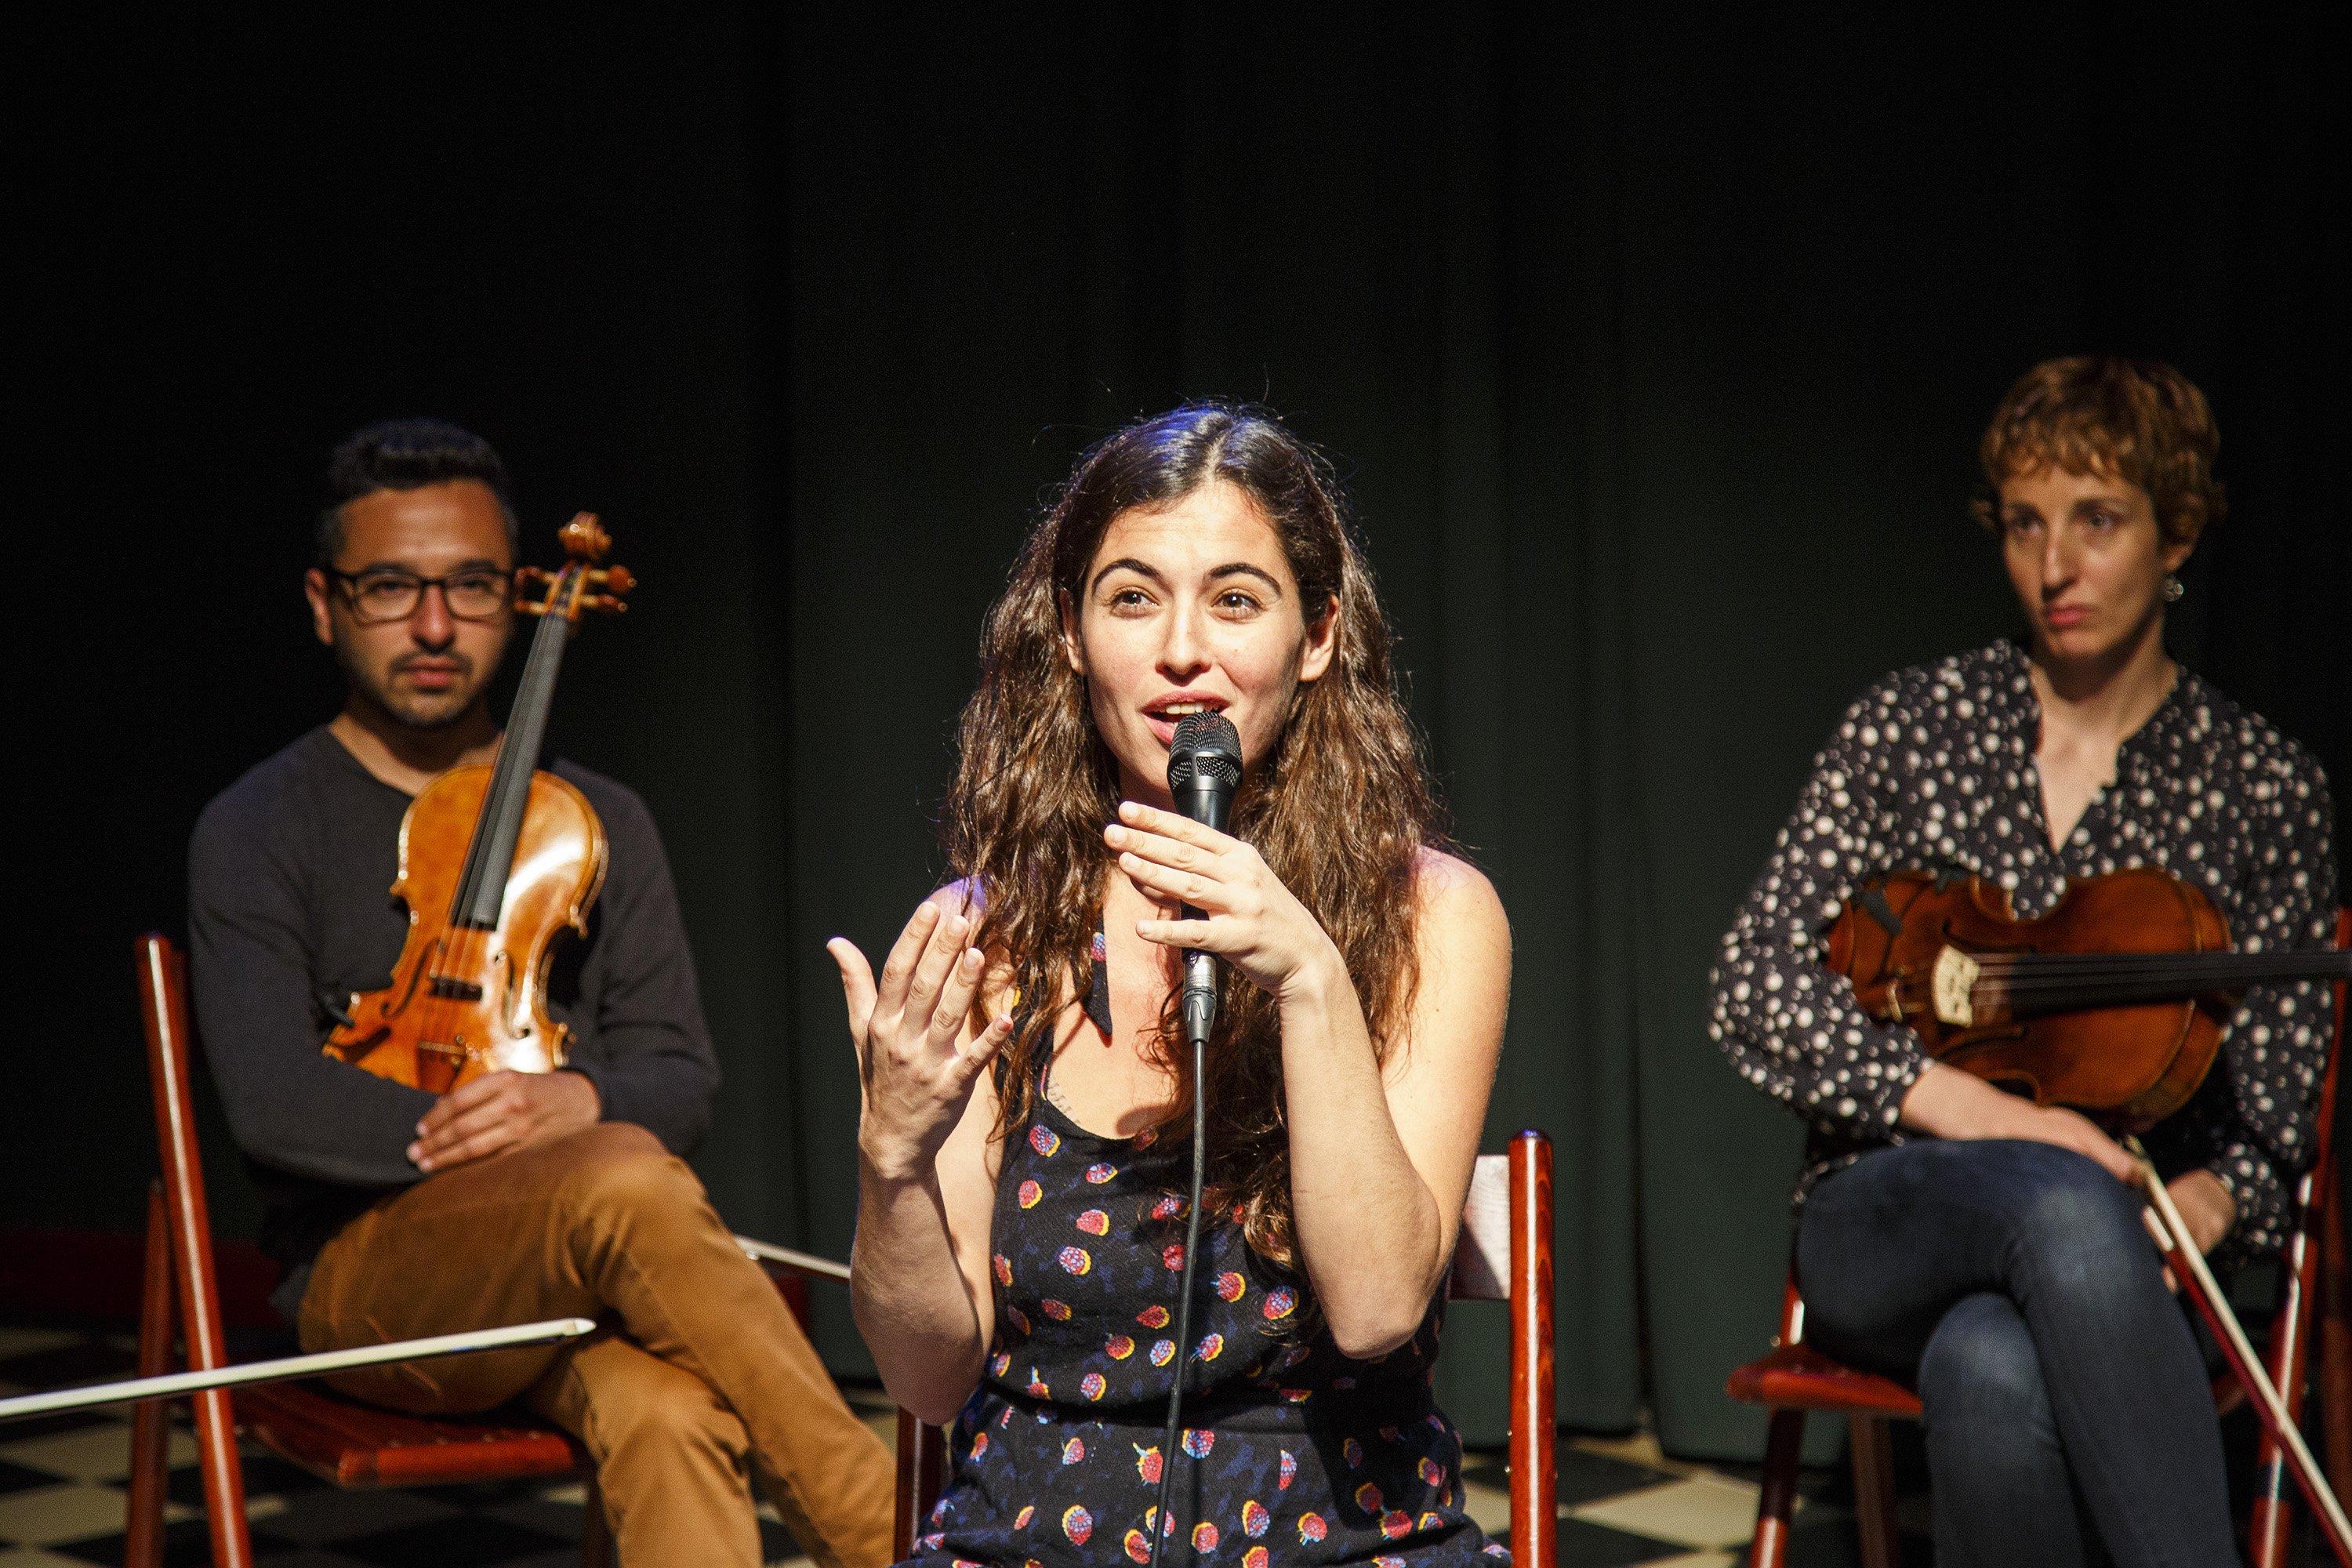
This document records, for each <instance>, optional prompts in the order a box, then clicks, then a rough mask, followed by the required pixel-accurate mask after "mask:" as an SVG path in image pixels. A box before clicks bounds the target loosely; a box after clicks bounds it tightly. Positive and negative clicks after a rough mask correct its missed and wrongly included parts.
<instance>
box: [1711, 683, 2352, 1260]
mask: <svg viewBox="0 0 2352 1568" xmlns="http://www.w3.org/2000/svg"><path fill="white" fill-rule="evenodd" d="M2027 668H2028V667H2027V660H2026V657H2025V653H2024V650H2023V649H2022V648H2021V647H2018V646H2017V645H2016V644H2014V643H2011V642H2000V643H1995V644H1994V645H1993V646H1992V647H1988V648H1983V649H1980V650H1979V651H1977V652H1974V653H1968V654H1962V655H1958V656H1957V657H1954V658H1947V659H1945V660H1943V661H1942V662H1941V663H1938V664H1933V665H1923V666H1920V667H1918V668H1912V669H1906V670H1902V671H1899V672H1897V673H1895V674H1894V675H1891V676H1888V677H1887V678H1886V679H1884V680H1881V681H1880V682H1878V683H1877V684H1876V685H1875V686H1873V687H1872V688H1871V689H1869V690H1868V691H1865V692H1864V693H1863V695H1862V697H1861V699H1860V700H1858V701H1856V702H1855V703H1854V704H1853V707H1852V708H1850V709H1848V710H1846V714H1845V717H1844V719H1843V721H1841V722H1840V723H1839V725H1838V728H1837V731H1836V733H1835V734H1833V735H1832V736H1831V737H1830V742H1829V744H1828V745H1827V746H1826V747H1824V748H1823V749H1822V753H1821V754H1820V755H1819V756H1818V757H1816V758H1815V759H1814V760H1813V772H1812V776H1811V778H1810V779H1808V780H1807V781H1806V784H1805V787H1804V790H1803V792H1802V794H1801V795H1799V797H1798V801H1797V809H1796V813H1795V815H1794V816H1791V817H1790V821H1789V826H1787V827H1786V828H1784V829H1783V830H1782V831H1781V833H1780V837H1779V839H1778V840H1776V842H1775V845H1774V848H1773V852H1772V857H1771V858H1770V859H1769V861H1767V862H1766V863H1765V867H1764V870H1763V874H1762V875H1761V876H1759V877H1758V878H1757V879H1756V885H1755V887H1754V888H1753V889H1751V890H1750V891H1749V893H1748V901H1747V902H1746V903H1745V904H1743V905H1741V906H1740V910H1739V915H1738V920H1736V921H1734V922H1733V924H1732V928H1731V931H1730V932H1729V934H1727V936H1726V937H1725V938H1724V939H1723V951H1722V953H1721V955H1720V957H1719V959H1718V961H1717V964H1716V967H1715V970H1714V972H1713V973H1712V975H1711V976H1710V983H1711V984H1712V985H1713V988H1714V1009H1713V1016H1712V1018H1711V1021H1710V1023H1709V1025H1708V1032H1709V1033H1710V1034H1711V1035H1712V1036H1713V1037H1715V1039H1716V1041H1717V1044H1719V1045H1720V1046H1721V1047H1723V1049H1724V1052H1725V1054H1727V1056H1729V1057H1730V1058H1731V1061H1732V1065H1733V1066H1734V1067H1736V1068H1738V1070H1739V1074H1740V1076H1741V1077H1743V1078H1745V1079H1748V1082H1750V1083H1752V1084H1754V1085H1755V1086H1756V1087H1757V1088H1758V1089H1762V1090H1763V1091H1764V1092H1765V1093H1767V1094H1769V1095H1770V1096H1771V1097H1772V1098H1773V1099H1775V1100H1779V1101H1780V1102H1781V1103H1782V1104H1784V1105H1787V1106H1789V1107H1790V1109H1792V1110H1796V1111H1797V1112H1798V1113H1799V1114H1801V1115H1802V1116H1803V1117H1804V1118H1805V1119H1806V1121H1808V1122H1809V1123H1811V1128H1812V1136H1811V1142H1810V1145H1809V1148H1808V1151H1807V1157H1806V1169H1805V1172H1804V1174H1803V1176H1802V1178H1801V1181H1800V1183H1799V1184H1798V1191H1797V1198H1798V1202H1799V1203H1800V1204H1801V1203H1802V1201H1803V1198H1804V1194H1806V1193H1807V1192H1808V1191H1810V1190H1811V1186H1812V1184H1813V1183H1815V1182H1816V1181H1818V1180H1820V1179H1821V1177H1822V1176H1823V1175H1825V1174H1827V1173H1830V1172H1831V1171H1833V1170H1836V1169H1839V1168H1841V1167H1843V1166H1844V1165H1846V1164H1849V1163H1852V1162H1853V1160H1854V1159H1856V1158H1857V1157H1859V1156H1860V1155H1861V1154H1862V1153H1863V1152H1865V1151H1867V1150H1869V1149H1871V1148H1873V1147H1874V1146H1878V1145H1882V1144H1889V1143H1899V1142H1903V1140H1904V1135H1903V1133H1902V1132H1901V1131H1898V1130H1897V1128H1896V1125H1895V1121H1896V1114H1897V1111H1898V1110H1899V1108H1900V1107H1901V1104H1902V1101H1903V1097H1904V1095H1905V1093H1906V1091H1908V1089H1910V1087H1911V1085H1912V1083H1913V1082H1914V1081H1915V1080H1916V1079H1917V1078H1918V1076H1919V1072H1920V1069H1921V1068H1923V1067H1924V1066H1925V1065H1926V1064H1927V1055H1926V1053H1925V1051H1924V1050H1923V1048H1922V1047H1921V1046H1920V1043H1919V1040H1918V1037H1916V1035H1914V1034H1913V1033H1912V1032H1911V1030H1910V1029H1909V1028H1907V1027H1906V1026H1902V1025H1897V1024H1888V1023H1885V1022H1882V1021H1881V1020H1878V1019H1875V1018H1873V1017H1872V1016H1869V1015H1868V1014H1866V1013H1864V1011H1863V1010H1862V1008H1861V1006H1860V1005H1858V1004H1857V1003H1856V1002H1855V1000H1854V995H1853V986H1852V985H1851V984H1849V983H1848V982H1847V981H1846V980H1845V978H1844V977H1843V976H1842V975H1838V974H1834V973H1832V972H1831V971H1830V970H1829V969H1828V968H1827V967H1825V965H1824V956H1825V952H1824V948H1823V945H1822V936H1823V934H1824V933H1825V932H1826V931H1827V930H1828V927H1829V925H1830V922H1831V921H1832V920H1834V919H1835V918H1836V917H1837V914H1838V912H1839V911H1840V910H1842V909H1843V908H1844V906H1845V903H1846V900H1848V899H1850V898H1852V897H1853V894H1854V893H1855V892H1856V891H1857V890H1859V889H1860V888H1861V887H1862V886H1863V885H1864V883H1866V882H1868V881H1870V880H1872V879H1875V878H1877V877H1880V876H1883V875H1885V874H1886V873H1887V872H1890V871H1895V870H1899V869H1905V868H1929V869H1936V868H1950V869H1954V870H1958V871H1960V872H1963V873H1967V874H1970V875H1975V876H1981V877H1987V878H1990V879H1992V880H1994V881H1995V882H1998V883H1999V884H2000V886H2001V887H2003V888H2006V889H2009V892H2010V900H2011V908H2012V910H2014V911H2015V913H2016V914H2018V915H2019V916H2020V917H2021V918H2026V919H2031V918H2032V917H2035V916H2037V915H2040V914H2042V913H2043V912H2045V911H2046V910H2048V909H2049V908H2050V906H2051V905H2052V904H2053V903H2055V902H2056V901H2057V900H2058V897H2059V895H2060V894H2061V893H2062V892H2063V891H2064V890H2065V887H2066V879H2067V878H2069V877H2085V876H2091V875H2094V874H2096V873H2100V872H2106V871H2114V870H2118V869H2121V868H2126V867H2135V866H2157V867H2161V868H2165V869H2167V870H2169V871H2171V872H2172V873H2173V874H2174V875H2175V876H2178V877H2181V878H2183V879H2187V880H2189V881H2190V882H2192V883H2194V884H2196V885H2197V886H2198V887H2200V889H2203V890H2204V892H2205V893H2206V895H2207V896H2208V897H2209V898H2210V899H2211V900H2213V903H2214V906H2215V908H2217V909H2218V910H2220V911H2221V916H2222V918H2223V919H2224V920H2226V921H2228V922H2229V926H2230V932H2231V941H2232V944H2233V945H2234V946H2235V947H2236V948H2237V949H2239V950H2240V951H2242V952H2263V951H2270V950H2273V949H2277V948H2282V947H2320V946H2325V945H2326V944H2327V943H2328V942H2330V941H2331V940H2332V939H2333V937H2334V934H2335V928H2336V859H2335V851H2334V844H2333V836H2334V832H2335V820H2334V814H2333V811H2332V808H2331V806H2330V804H2329V800H2328V795H2327V781H2326V775H2325V774H2324V773H2322V772H2321V770H2320V768H2319V766H2318V764H2317V763H2315V762H2314V761H2313V760H2312V759H2311V757H2310V755H2309V754H2308V753H2307V752H2305V751H2304V750H2303V749H2302V748H2301V747H2299V746H2297V745H2296V744H2295V743H2294V742H2293V741H2291V740H2288V739H2287V738H2286V737H2285V736H2284V735H2282V734H2280V733H2279V732H2278V731H2276V730H2275V729H2273V728H2272V727H2271V726H2270V725H2268V724H2266V723H2264V722H2263V721H2262V720H2261V719H2260V718H2258V717H2256V716H2255V715H2253V714H2252V713H2249V712H2247V711H2245V710H2243V709H2241V708H2240V707H2238V706H2237V705H2236V704H2235V703H2233V702H2231V700H2229V699H2228V698H2226V697H2223V696H2222V695H2221V693H2220V692H2218V691H2216V690H2214V689H2212V688H2211V687H2210V686H2209V685H2207V684H2206V683H2205V682H2204V681H2202V680H2200V679H2198V678H2197V677H2196V676H2194V675H2191V674H2189V672H2188V671H2187V670H2185V669H2184V670H2182V671H2181V672H2180V676H2179V679H2178V680H2177V681H2176V682H2175V683H2174V686H2173V689H2172V692H2171V695H2170V696H2169V697H2168V698H2167V699H2166V700H2165V703H2164V706H2163V707H2161V708H2160V709H2158V710H2157V713H2156V715H2155V717H2153V718H2151V719H2150V720H2149V721H2147V724H2146V725H2144V726H2142V727H2141V729H2140V730H2139V731H2138V732H2137V733H2136V734H2134V735H2133V736H2132V737H2131V738H2130V739H2128V740H2126V742H2124V743H2123V745H2122V747H2121V748H2120V749H2119V750H2118V752H2117V754H2116V782H2115V783H2114V784H2110V785H2108V786H2107V787H2106V788H2105V789H2103V790H2101V791H2099V792H2098V793H2097V794H2096V795H2093V796H2092V798H2091V803H2090V805H2089V806H2088V807H2087V808H2086V809H2085V810H2084V813H2083V819H2082V821H2081V823H2080V825H2078V826H2076V827H2075V829H2074V832H2073V833H2072V834H2070V835H2069V836H2068V837H2067V840H2066V843H2065V847H2063V849H2058V850H2053V849H2052V848H2051V847H2050V836H2049V830H2048V827H2047V826H2046V824H2045V822H2044V819H2043V816H2042V786H2041V777H2040V774H2039V773H2038V772H2037V770H2036V769H2035V766H2034V761H2033V754H2034V751H2035V747H2036V744H2037V742H2038V739H2039V735H2040V727H2041V710H2040V706H2039V704H2038V703H2037V701H2036V700H2035V699H2034V695H2033V689H2032V683H2031V681H2030V680H2029V679H2028V675H2027ZM2334 1006H2335V998H2334V995H2333V994H2332V992H2331V990H2330V989H2329V988H2328V987H2327V986H2326V985H2323V984H2319V983H2317V982H2313V981H2299V982H2294V983H2290V984H2279V985H2267V986H2258V987H2255V988H2253V989H2251V990H2249V991H2248V992H2247V993H2246V994H2245V996H2244V999H2243V1002H2242V1005H2240V1007H2239V1008H2238V1011H2237V1013H2236V1015H2235V1016H2234V1017H2233V1018H2232V1019H2231V1024H2230V1026H2229V1028H2228V1031H2227V1032H2226V1033H2225V1034H2224V1035H2223V1037H2222V1045H2221V1055H2220V1057H2219V1058H2217V1060H2216V1063H2215V1066H2214V1069H2213V1071H2212V1072H2211V1073H2210V1074H2209V1075H2208V1077H2207V1079H2206V1080H2205V1083H2204V1085H2203V1086H2202V1087H2201V1088H2200V1090H2199V1092H2198V1094H2197V1095H2196V1097H2195V1098H2194V1099H2192V1100H2190V1101H2189V1104H2188V1105H2187V1106H2185V1107H2183V1108H2182V1109H2181V1110H2179V1112H2177V1113H2176V1114H2175V1115H2173V1116H2172V1117H2171V1118H2169V1119H2168V1121H2165V1122H2164V1123H2163V1124H2162V1125H2161V1126H2159V1127H2158V1129H2156V1131H2155V1132H2154V1133H2153V1134H2152V1135H2150V1137H2149V1138H2148V1140H2147V1142H2148V1144H2149V1148H2150V1151H2151V1152H2152V1153H2154V1155H2155V1156H2156V1159H2157V1163H2158V1168H2159V1169H2162V1170H2164V1171H2166V1172H2167V1173H2177V1172H2179V1171H2181V1170H2187V1169H2189V1168H2192V1167H2196V1166H2202V1167H2203V1168H2204V1169H2206V1170H2210V1171H2211V1172H2212V1173H2214V1174H2215V1175H2216V1176H2218V1177H2220V1178H2221V1183H2222V1184H2223V1185H2224V1186H2226V1187H2227V1188H2228V1189H2229V1190H2230V1193H2231V1196H2232V1197H2233V1198H2234V1199H2235V1200H2236V1202H2237V1206H2238V1223H2237V1226H2236V1227H2235V1228H2234V1229H2233V1230H2232V1231H2231V1235H2230V1237H2229V1238H2228V1240H2227V1241H2226V1242H2225V1243H2224V1244H2223V1247H2221V1249H2220V1251H2219V1252H2218V1253H2217V1260H2218V1261H2221V1262H2222V1263H2224V1264H2227V1263H2232V1262H2237V1261H2242V1260H2243V1259H2244V1258H2248V1257H2252V1256H2260V1255H2261V1254H2263V1253H2264V1252H2266V1251H2269V1250H2272V1249H2273V1248H2275V1247H2278V1246H2279V1245H2280V1243H2281V1241H2282V1240H2283V1239H2284V1227H2285V1216H2286V1207H2287V1185H2288V1183H2289V1182H2291V1181H2292V1180H2293V1178H2294V1176H2295V1175H2296V1174H2298V1173H2301V1172H2302V1170H2303V1169H2304V1168H2305V1166H2306V1165H2307V1164H2308V1163H2309V1157H2308V1155H2307V1153H2306V1151H2307V1150H2308V1149H2309V1148H2310V1147H2311V1142H2312V1137H2313V1133H2314V1131H2315V1125H2316V1118H2317V1112H2318V1099H2319V1082H2320V1076H2321V1073H2322V1072H2323V1070H2324V1069H2325V1067H2326V1049H2327V1044H2328V1041H2329V1040H2330V1039H2331V1038H2332V1037H2333V1030H2334V1021H2335V1020H2334Z"/></svg>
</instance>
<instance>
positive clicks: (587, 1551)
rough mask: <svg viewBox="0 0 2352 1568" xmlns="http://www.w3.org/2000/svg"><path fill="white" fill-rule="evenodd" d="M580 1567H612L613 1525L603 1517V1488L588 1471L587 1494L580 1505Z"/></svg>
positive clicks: (594, 1475)
mask: <svg viewBox="0 0 2352 1568" xmlns="http://www.w3.org/2000/svg"><path fill="white" fill-rule="evenodd" d="M580 1568H613V1527H612V1526H611V1525H610V1524H609V1523H607V1522H606V1521H605V1519H604V1488H603V1487H601V1486H598V1485H597V1484H596V1472H595V1471H593V1470H591V1471H589V1472H588V1495H587V1498H586V1499H585V1500H583V1504H582V1507H581V1515H580Z"/></svg>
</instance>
